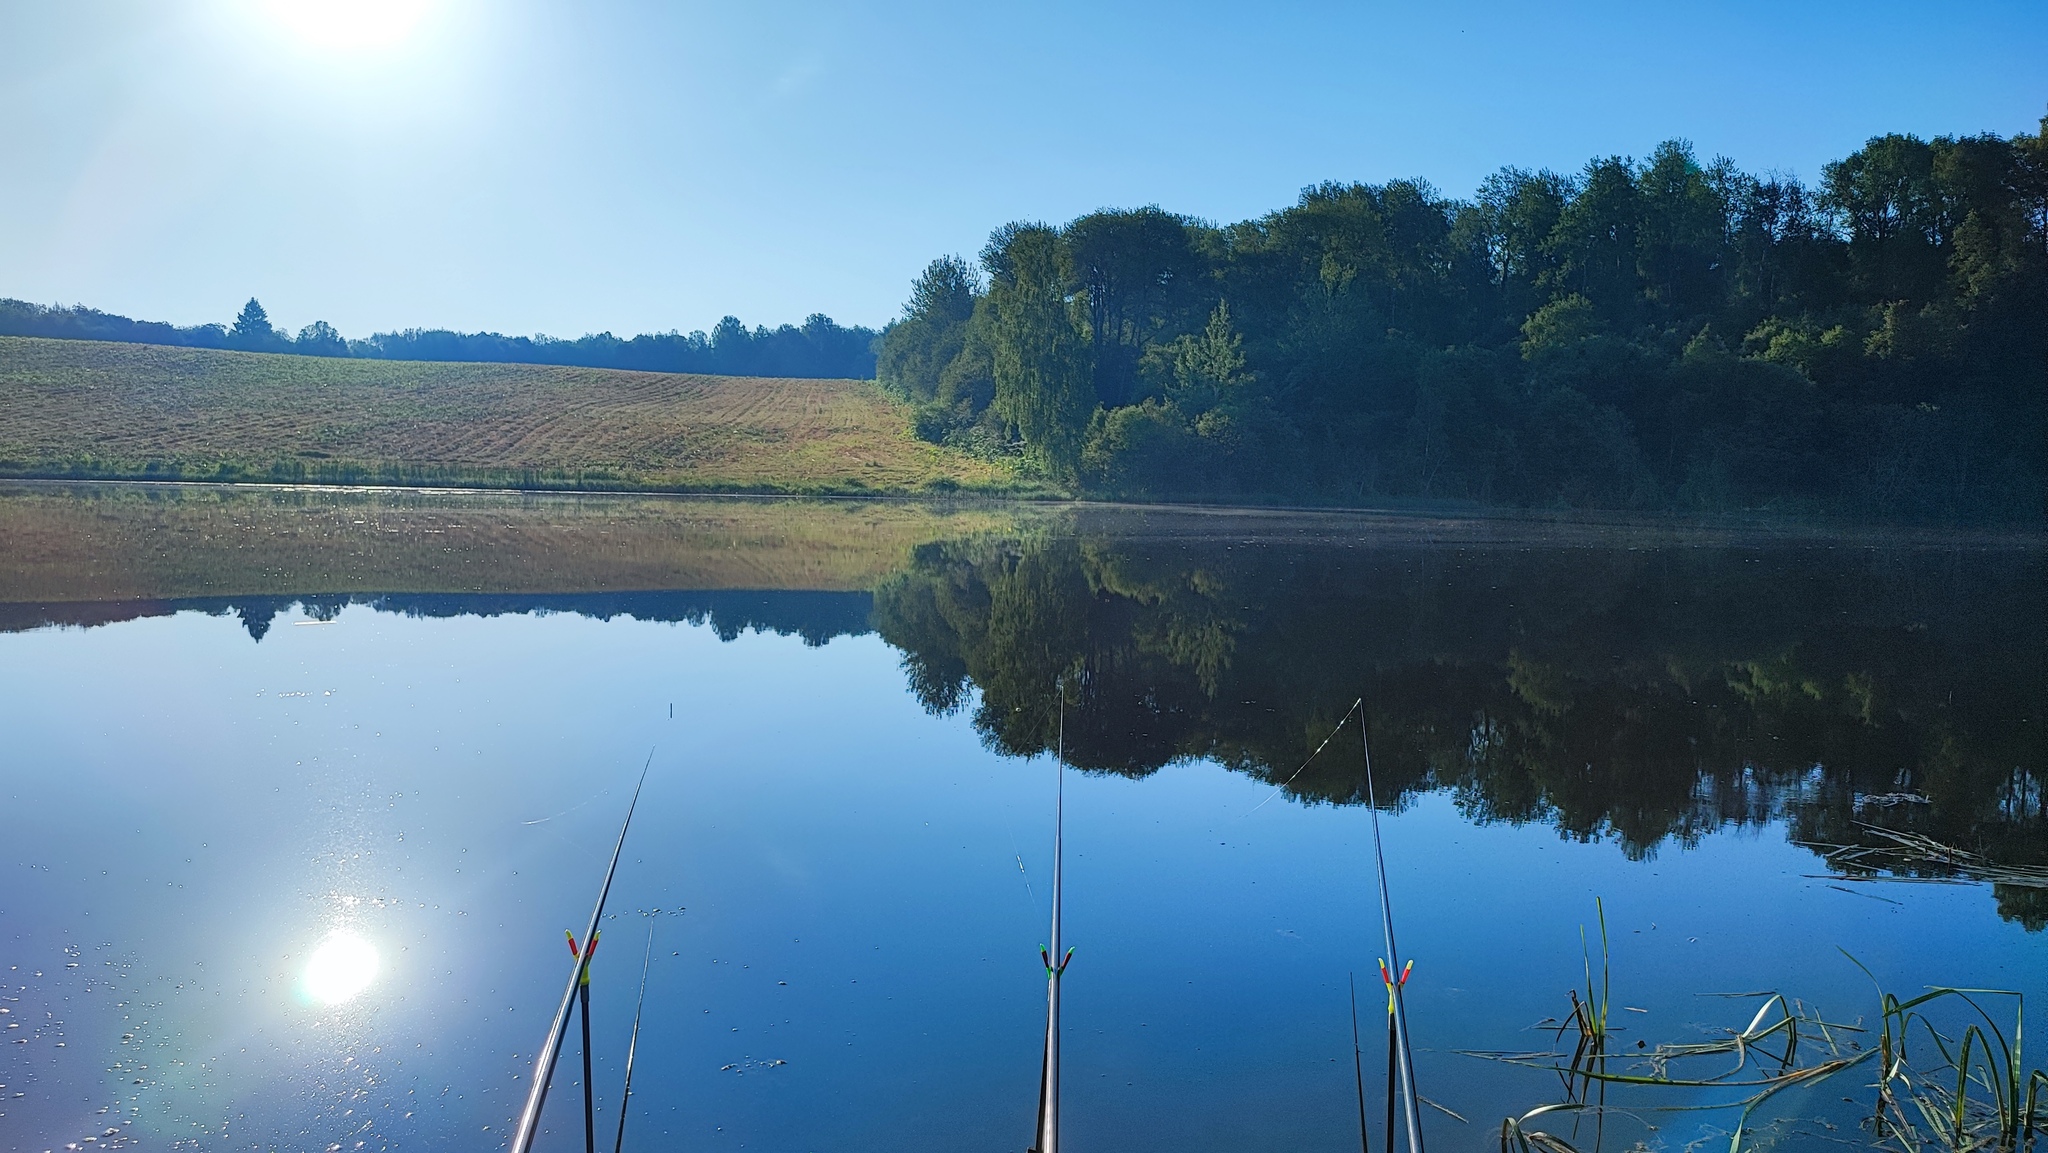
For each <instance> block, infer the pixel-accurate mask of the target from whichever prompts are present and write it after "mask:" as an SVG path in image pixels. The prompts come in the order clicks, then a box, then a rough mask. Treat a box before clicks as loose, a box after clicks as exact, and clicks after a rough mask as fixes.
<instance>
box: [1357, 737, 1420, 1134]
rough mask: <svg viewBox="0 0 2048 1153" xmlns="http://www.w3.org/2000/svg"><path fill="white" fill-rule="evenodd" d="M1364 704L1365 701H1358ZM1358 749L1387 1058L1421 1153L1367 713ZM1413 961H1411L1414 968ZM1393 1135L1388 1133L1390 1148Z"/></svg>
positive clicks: (1405, 978) (1401, 972)
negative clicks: (1380, 947)
mask: <svg viewBox="0 0 2048 1153" xmlns="http://www.w3.org/2000/svg"><path fill="white" fill-rule="evenodd" d="M1359 700H1360V702H1361V703H1363V701H1364V698H1363V697H1361V698H1359ZM1358 740H1359V747H1360V748H1362V749H1363V750H1364V751H1365V803H1366V806H1367V807H1368V808H1369V809H1371V810H1372V857H1373V866H1374V869H1375V871H1376V872H1377V873H1378V874H1379V883H1380V929H1381V931H1382V932H1383V933H1384V934H1385V936H1386V943H1387V963H1386V968H1385V970H1383V974H1382V980H1384V981H1385V982H1386V986H1387V1006H1388V1022H1389V1024H1390V1025H1391V1026H1392V1031H1391V1033H1390V1034H1389V1035H1388V1045H1387V1049H1388V1056H1389V1057H1390V1058H1391V1060H1390V1064H1391V1065H1393V1066H1394V1068H1395V1069H1397V1070H1398V1071H1399V1076H1400V1082H1401V1093H1402V1097H1403V1098H1404V1100H1403V1101H1402V1104H1403V1106H1404V1107H1405V1109H1406V1118H1407V1122H1408V1153H1422V1108H1421V1105H1420V1103H1419V1102H1418V1100H1417V1098H1416V1093H1415V1056H1414V1053H1413V1052H1412V1051H1411V1050H1410V1048H1409V1045H1408V1008H1407V1003H1406V1001H1405V999H1404V998H1403V997H1402V994H1401V989H1402V986H1404V985H1406V984H1407V983H1408V973H1407V971H1406V970H1405V969H1404V968H1403V967H1402V966H1401V958H1400V954H1399V953H1397V952H1396V951H1395V949H1394V903H1393V898H1392V897H1391V896H1389V895H1388V893H1387V853H1386V848H1385V846H1384V845H1383V844H1382V843H1381V841H1380V804H1379V796H1378V793H1377V792H1376V791H1375V789H1374V787H1373V779H1372V739H1371V738H1370V737H1369V736H1367V734H1366V727H1365V710H1364V709H1363V708H1360V709H1359V710H1358ZM1413 964H1414V962H1412V961H1411V962H1409V965H1410V966H1411V967H1412V966H1413ZM1387 1107H1388V1111H1389V1112H1392V1110H1393V1100H1392V1097H1391V1095H1390V1096H1389V1098H1388V1102H1387ZM1393 1136H1394V1135H1393V1134H1392V1133H1391V1132H1389V1133H1388V1134H1387V1140H1388V1144H1389V1146H1390V1147H1391V1145H1392V1142H1393Z"/></svg>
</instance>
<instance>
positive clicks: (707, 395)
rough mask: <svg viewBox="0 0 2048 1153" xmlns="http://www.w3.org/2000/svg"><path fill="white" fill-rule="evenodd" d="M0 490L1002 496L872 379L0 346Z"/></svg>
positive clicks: (997, 484) (976, 466) (47, 344)
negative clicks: (1, 480)
mask: <svg viewBox="0 0 2048 1153" xmlns="http://www.w3.org/2000/svg"><path fill="white" fill-rule="evenodd" d="M0 475H8V476H45V477H63V476H75V477H120V478H131V479H132V478H144V479H146V478H163V479H186V480H206V479H219V480H276V481H321V482H336V483H426V484H451V485H507V486H514V487H532V488H584V489H631V488H645V489H660V490H672V491H696V492H721V491H729V492H789V493H849V492H864V493H892V492H903V493H908V492H929V491H935V490H938V491H944V490H949V489H954V488H959V489H966V490H984V491H1004V490H1014V488H1015V477H1014V475H1013V473H1012V471H1011V470H1010V469H1009V468H1007V467H1006V466H1005V465H1004V464H1002V463H1001V462H992V461H986V460H979V459H976V458H973V457H969V456H966V455H963V454H960V453H957V452H953V451H951V450H948V449H944V448H940V447H938V446H935V445H930V444H926V443H924V442H922V441H919V440H917V439H916V438H915V437H913V436H912V435H911V433H910V417H909V413H908V411H907V410H906V409H905V408H904V407H903V406H902V405H901V404H899V403H897V402H896V401H894V400H893V399H891V398H889V397H888V396H887V395H885V394H883V393H882V392H881V391H880V390H878V389H877V388H876V387H875V385H874V384H873V383H872V382H868V381H856V380H810V379H788V378H776V379H768V378H757V377H730V376H685V375H677V374H671V373H656V372H624V371H616V370H611V369H596V368H563V367H552V366H542V365H515V364H444V363H425V362H418V361H380V360H346V359H332V358H324V357H311V356H290V355H273V354H266V353H246V352H221V351H214V350H210V349H188V348H166V347H161V346H156V345H139V344H107V343H100V342H95V341H75V340H39V339H30V338H21V337H0Z"/></svg>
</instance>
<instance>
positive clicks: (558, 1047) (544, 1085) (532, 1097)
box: [510, 750, 654, 1153]
mask: <svg viewBox="0 0 2048 1153" xmlns="http://www.w3.org/2000/svg"><path fill="white" fill-rule="evenodd" d="M653 765H654V753H653V751H652V750H650V751H649V752H648V754H647V763H646V764H645V765H642V766H640V783H639V784H636V785H634V786H633V800H632V801H631V802H630V803H629V804H627V806H626V819H625V820H624V821H622V822H620V824H619V840H618V843H617V844H615V845H613V846H612V860H611V864H610V865H608V866H606V868H605V871H604V884H602V885H600V886H598V890H597V903H596V904H594V905H592V906H591V907H590V928H589V929H588V931H586V932H585V933H584V934H583V939H584V940H585V941H587V942H591V943H593V944H594V943H595V942H596V940H597V934H598V929H597V925H598V921H599V920H600V919H602V918H603V917H604V902H605V898H606V897H609V896H610V895H611V891H612V877H613V875H615V874H616V873H617V872H618V871H619V854H620V853H621V852H623V851H625V848H626V830H627V829H629V828H631V827H632V826H633V810H634V809H636V808H638V807H639V805H640V790H641V789H643V788H645V787H646V786H647V770H648V769H649V768H651V767H653ZM594 951H595V950H593V949H588V948H586V949H584V950H582V951H581V953H580V954H579V955H578V956H577V957H576V964H575V965H573V966H572V967H571V968H570V970H569V984H568V987H566V988H564V989H563V990H562V1004H561V1006H560V1007H559V1008H557V1009H556V1010H555V1021H554V1024H552V1025H550V1026H549V1027H548V1037H547V1040H546V1041H545V1042H543V1043H542V1044H541V1047H540V1052H539V1053H538V1054H537V1055H535V1057H534V1061H533V1082H532V1084H531V1085H530V1086H529V1087H528V1088H527V1090H526V1107H525V1108H523V1109H521V1110H520V1111H519V1125H518V1127H517V1128H515V1129H514V1130H513V1131H512V1144H511V1147H510V1149H511V1153H528V1151H529V1150H531V1149H532V1148H533V1139H534V1137H535V1136H536V1135H537V1134H538V1133H539V1131H540V1110H541V1106H542V1105H544V1104H546V1103H547V1099H548V1082H549V1081H551V1080H553V1079H554V1075H555V1062H556V1060H557V1059H559V1058H560V1057H561V1055H562V1041H563V1039H564V1038H565V1037H566V1036H567V1034H568V1031H569V1013H570V1011H571V1010H572V1009H574V1008H575V1007H576V993H577V990H578V989H579V988H580V987H583V985H584V983H585V982H586V981H587V980H588V979H589V977H590V954H591V953H592V952H594ZM584 1024H585V1028H586V1029H587V1028H588V1026H589V1014H588V1012H587V1011H586V1013H585V1015H584ZM584 1051H585V1052H586V1053H588V1052H589V1046H588V1045H587V1044H586V1045H585V1048H584ZM583 1083H584V1084H585V1085H586V1086H587V1085H589V1084H590V1078H589V1077H587V1076H586V1077H585V1078H584V1080H583Z"/></svg>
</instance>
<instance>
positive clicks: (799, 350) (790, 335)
mask: <svg viewBox="0 0 2048 1153" xmlns="http://www.w3.org/2000/svg"><path fill="white" fill-rule="evenodd" d="M0 336H41V337H55V338H59V339H71V340H111V341H119V342H123V343H132V344H168V345H178V346H182V347H188V348H226V349H238V350H241V351H245V352H287V353H297V354H300V355H305V356H347V357H363V358H370V359H378V360H435V361H481V362H486V363H498V364H504V363H517V364H559V365H580V366H584V367H589V368H620V369H632V370H637V371H643V372H701V373H712V374H718V375H728V376H805V377H850V378H856V379H863V380H865V379H869V378H871V377H873V376H874V374H875V352H874V349H875V342H876V340H877V334H876V333H875V331H874V330H873V329H869V328H862V327H860V326H857V325H856V326H854V327H851V328H849V327H845V326H842V325H840V324H837V323H835V322H834V321H833V320H832V318H831V317H829V316H826V315H824V314H823V313H814V314H812V315H811V316H810V317H808V318H806V319H805V321H804V323H803V325H802V326H801V327H798V326H796V325H792V324H784V325H781V326H779V327H776V328H772V329H771V328H767V327H765V326H756V327H754V328H752V329H749V328H748V327H747V326H746V325H744V324H741V323H740V321H739V318H738V317H733V316H728V317H726V318H724V319H723V320H721V321H719V322H718V324H717V326H716V327H714V328H713V329H712V330H711V331H710V332H708V333H706V332H702V331H698V332H691V333H687V334H685V333H679V332H666V333H654V334H643V335H640V336H635V337H632V338H631V339H621V338H619V337H616V336H613V335H612V334H611V333H609V332H600V333H595V334H592V335H588V336H583V337H580V338H578V339H575V340H564V339H559V338H556V337H551V336H504V335H501V334H499V333H495V332H451V331H448V330H446V329H426V328H408V329H405V330H404V331H401V332H380V333H377V334H375V335H372V336H369V337H366V338H364V339H360V340H349V339H346V338H344V337H343V336H342V335H341V334H340V333H339V332H337V331H335V329H334V326H333V325H331V324H328V323H327V322H326V321H324V320H318V321H314V322H313V323H312V324H309V325H306V326H305V327H304V328H301V329H300V330H299V332H298V335H297V336H293V335H292V334H291V333H289V332H284V331H280V330H279V329H278V328H276V327H275V326H274V325H272V323H271V321H270V316H269V314H268V313H267V312H266V311H265V310H264V308H263V305H262V304H260V303H258V302H257V301H256V300H254V299H253V298H252V299H251V300H250V301H249V303H248V304H246V305H243V306H242V311H241V313H240V315H238V316H236V318H235V320H234V323H233V324H200V325H191V326H183V327H181V326H178V325H172V324H164V323H161V322H158V321H147V320H130V319H129V318H128V317H125V316H117V315H114V314H112V313H106V312H101V311H99V310H97V309H92V308H86V307H84V306H83V305H79V306H74V307H71V308H62V307H46V306H43V305H37V304H29V303H27V302H25V301H20V300H0Z"/></svg>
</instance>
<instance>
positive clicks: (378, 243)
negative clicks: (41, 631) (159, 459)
mask: <svg viewBox="0 0 2048 1153" xmlns="http://www.w3.org/2000/svg"><path fill="white" fill-rule="evenodd" d="M337 11H339V14H337ZM349 12H356V13H358V15H353V16H352V15H349V14H348V13H349ZM363 12H367V13H368V15H367V16H365V15H360V13H363ZM2044 46H2048V3H2043V2H2042V0H2028V2H2023V3H2022V2H1996V0H1992V2H1983V3H1968V4H1955V3H1944V4H1935V3H1924V4H1903V3H1887V2H1884V0H1853V2H1850V0H1829V2H1819V3H1796V2H1787V0H1775V2H1769V3H1750V2H1743V3H1693V4H1684V5H1681V4H1664V3H1642V2H1635V3H1602V4H1556V5H1541V4H1530V3H1526V2H1511V3H1480V2H1476V0H1436V2H1430V3H1415V4H1398V5H1397V4H1384V3H1349V4H1284V3H1265V4H1249V3H1238V4H1220V3H1197V2H1184V3H1175V4H1167V3H1158V4H1136V3H1127V4H1113V3H1105V2H1096V3H1085V4H1083V3H1073V4H1013V5H990V4H966V3H962V4H954V5H939V4H914V3H897V4H874V5H854V4H845V3H839V4H830V3H806V2H790V3H764V2H757V0H750V2H748V3H724V4H716V5H714V4H703V3H694V2H675V3H625V2H614V3H575V4H571V3H568V2H563V3H556V4H542V3H536V2H532V0H353V2H351V0H128V2H119V0H65V2H64V3H61V4H59V3H38V2H33V0H0V296H15V297H22V298H26V299H30V300H36V301H40V302H44V303H50V302H63V303H71V302H84V303H88V304H92V305H95V306H97V307H101V308H105V309H108V310H110V311H115V312H122V313H126V314H129V315H133V316H138V317H146V318H151V319H165V320H173V321H177V322H180V323H196V322H200V321H206V320H220V321H225V320H227V319H229V318H231V317H232V315H233V313H234V311H235V310H236V308H237V307H238V306H239V305H240V304H241V302H242V301H243V300H245V299H247V298H248V297H249V296H250V295H252V294H253V295H256V296H259V297H261V298H262V300H263V301H264V303H265V305H266V306H268V307H269V309H270V311H271V314H272V316H273V318H275V319H276V320H278V321H279V322H281V323H282V324H285V325H289V326H291V327H294V328H296V327H297V326H299V325H302V324H305V323H307V322H309V321H312V320H315V319H325V320H328V321H330V322H332V323H334V324H335V325H336V326H338V327H339V328H341V330H342V331H343V332H344V333H347V334H349V335H355V336H360V335H365V334H367V333H368V332H370V331H371V330H373V329H374V330H384V329H391V328H397V327H405V326H412V325H421V326H447V327H455V328H462V329H479V328H490V329H497V330H499V331H504V332H513V333H530V332H536V331H542V332H548V333H552V334H556V335H567V336H575V335H580V334H582V333H584V332H588V331H597V330H603V329H609V330H611V331H614V332H617V333H620V334H622V335H624V334H628V333H633V332H641V331H661V330H667V329H671V328H679V329H682V330H684V331H688V330H690V329H693V328H709V327H710V326H711V325H712V324H713V323H715V322H716V321H717V319H718V318H719V317H720V316H721V315H724V314H725V313H728V312H731V313H736V314H737V315H739V316H740V317H741V318H742V319H743V320H745V321H747V322H748V323H749V324H754V323H763V322H765V323H770V324H773V323H778V322H782V321H796V320H801V319H802V317H803V316H804V315H806V314H808V313H811V312H814V311H821V312H825V313H829V314H830V315H832V316H833V317H834V318H836V319H838V320H840V321H842V322H846V323H866V324H875V325H879V324H880V323H882V322H883V321H885V320H887V319H888V318H889V317H890V316H892V315H894V314H895V312H896V311H897V309H898V307H899V305H900V303H901V301H902V299H903V297H904V295H905V290H906V286H907V284H908V282H909V280H910V279H911V277H912V276H914V275H915V274H916V273H917V271H918V270H919V269H920V268H922V267H923V265H924V263H925V262H926V261H927V260H929V259H930V258H932V257H933V256H936V255H940V254H943V253H949V252H958V253H963V254H966V255H968V256H970V257H971V256H972V255H973V254H974V253H975V252H976V251H977V250H978V249H979V248H980V246H981V243H982V241H983V239H984V238H985V237H986V236H987V233H988V231H989V230H990V229H991V228H993V227H995V226H996V225H998V224H1001V223H1002V222H1004V221H1006V220H1011V219H1019V218H1030V219H1043V220H1050V221H1056V222H1057V221H1064V220H1067V219H1070V218H1072V217H1073V216H1076V215H1078V214H1080V213H1082V212H1086V211H1088V210H1090V209H1093V208H1098V207H1103V206H1130V205H1141V204H1148V203H1156V204H1159V205H1161V206H1163V207H1166V208H1168V209H1171V210H1174V211H1178V212H1185V213H1189V214H1193V215H1196V216H1201V217H1206V218H1208V219H1211V220H1216V221H1230V220H1238V219H1243V218H1246V217H1250V216H1255V215H1258V214H1260V213H1263V212H1266V211H1268V210H1271V209H1273V208H1277V207H1280V206H1283V205H1285V204H1288V203H1290V202H1292V201H1293V200H1294V198H1295V196H1296V195H1297V193H1298V192H1299V190H1300V189H1301V188H1302V187H1303V186H1304V185H1307V184H1311V183H1314V182H1317V181H1321V180H1330V179H1335V180H1366V181H1381V180H1386V179H1388V178H1392V177H1416V176H1419V177H1423V178H1426V179H1428V180H1430V181H1432V182H1433V183H1435V184H1436V185H1437V186H1438V187H1439V188H1441V189H1443V190H1445V191H1446V192H1449V193H1452V194H1456V195H1467V194H1469V193H1470V192H1471V190H1472V188H1473V187H1474V186H1475V185H1476V184H1477V183H1478V181H1479V180H1480V179H1481V178H1482V177H1483V176H1484V175H1485V174H1486V173H1488V172H1489V171H1492V170H1493V169H1495V168H1497V167H1499V166H1501V165H1504V164H1514V165H1521V166H1525V167H1545V166H1547V167H1552V168H1557V169H1561V170H1571V169H1575V168H1577V167H1578V166H1579V165H1581V164H1583V163H1584V162H1585V161H1586V159H1587V158H1588V157H1590V156H1593V155H1595V154H1606V153H1622V154H1629V155H1636V156H1641V155H1643V154H1645V153H1647V152H1648V151H1649V150H1650V149H1651V148H1652V147H1653V146H1654V145H1655V144H1656V143H1657V142H1658V141H1659V140H1661V139H1665V138H1667V137H1672V136H1682V137H1685V138H1688V139H1690V140H1692V141H1693V142H1694V144H1695V145H1696V146H1697V148H1698V149H1699V151H1700V153H1701V154H1702V156H1704V157H1711V156H1714V155H1717V154H1725V155H1727V156H1730V157H1732V158H1733V159H1735V160H1736V161H1737V162H1738V163H1740V164H1742V165H1743V166H1744V167H1746V168H1750V169H1753V170H1764V169H1774V170H1779V171H1786V172H1791V173H1795V174H1797V175H1799V176H1801V177H1804V178H1807V179H1809V180H1810V179H1812V178H1813V177H1815V176H1816V175H1817V174H1818V172H1819V169H1820V166H1821V165H1822V164H1823V163H1825V162H1826V161H1828V160H1829V159H1832V158H1835V157H1838V156H1840V155H1842V154H1843V153H1845V152H1847V151H1849V150H1851V149H1853V148H1855V147H1856V146H1857V145H1858V144H1859V143H1860V142H1861V141H1863V140H1864V139H1865V138H1866V137H1869V136H1871V135H1873V134H1876V133H1880V132H1886V131H1903V132H1913V133H1918V134H1921V135H1923V136H1925V135H1934V134H1939V133H1968V132H1981V131H1995V132H1999V133H2005V134H2010V133H2016V132H2020V131H2031V130H2032V129H2033V128H2034V127H2035V125H2036V123H2037V121H2038V119H2039V118H2040V116H2041V115H2042V114H2043V112H2044V111H2048V48H2044Z"/></svg>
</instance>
